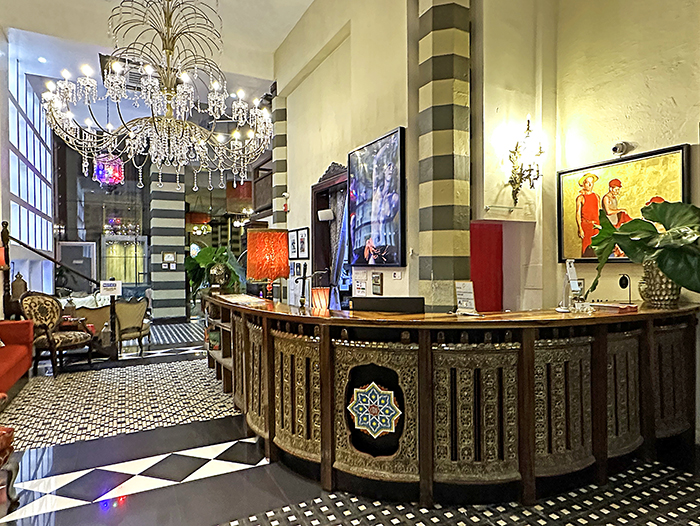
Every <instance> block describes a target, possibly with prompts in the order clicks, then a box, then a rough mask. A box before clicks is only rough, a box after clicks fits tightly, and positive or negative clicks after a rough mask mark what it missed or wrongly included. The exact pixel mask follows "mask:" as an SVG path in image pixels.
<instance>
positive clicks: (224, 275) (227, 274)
mask: <svg viewBox="0 0 700 526" xmlns="http://www.w3.org/2000/svg"><path fill="white" fill-rule="evenodd" d="M230 280H231V270H230V269H229V268H228V267H227V266H226V265H224V264H223V263H216V264H214V265H213V266H212V267H211V269H210V270H209V283H210V284H211V285H212V286H214V285H218V286H219V287H225V286H226V285H228V282H229V281H230Z"/></svg>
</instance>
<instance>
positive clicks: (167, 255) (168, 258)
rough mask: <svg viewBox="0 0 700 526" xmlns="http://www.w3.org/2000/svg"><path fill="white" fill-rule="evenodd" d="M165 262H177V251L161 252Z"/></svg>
mask: <svg viewBox="0 0 700 526" xmlns="http://www.w3.org/2000/svg"><path fill="white" fill-rule="evenodd" d="M161 257H162V258H163V263H177V252H161Z"/></svg>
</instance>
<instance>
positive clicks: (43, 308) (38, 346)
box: [19, 291, 92, 376]
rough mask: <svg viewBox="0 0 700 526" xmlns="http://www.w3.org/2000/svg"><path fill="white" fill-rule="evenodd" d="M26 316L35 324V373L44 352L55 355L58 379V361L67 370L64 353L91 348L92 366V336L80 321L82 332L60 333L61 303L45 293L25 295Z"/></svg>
mask: <svg viewBox="0 0 700 526" xmlns="http://www.w3.org/2000/svg"><path fill="white" fill-rule="evenodd" d="M19 302H20V306H21V308H22V313H23V314H24V317H25V318H27V319H29V320H32V321H33V322H34V348H35V355H34V374H37V372H38V370H39V360H40V359H41V354H42V353H43V352H44V351H47V350H48V351H49V352H50V354H51V365H52V366H53V375H54V376H58V365H59V364H58V362H59V361H60V365H61V367H63V351H64V350H65V349H76V348H80V347H85V346H87V348H88V364H91V363H92V334H91V333H90V331H88V330H87V328H86V327H85V325H84V324H83V323H82V322H81V321H79V320H77V325H78V326H79V327H80V330H68V331H61V330H58V327H59V324H60V323H61V314H62V312H63V309H62V308H61V302H60V301H58V299H56V298H54V297H53V296H49V295H48V294H44V293H42V292H31V291H30V292H25V293H24V294H22V296H21V297H20V300H19Z"/></svg>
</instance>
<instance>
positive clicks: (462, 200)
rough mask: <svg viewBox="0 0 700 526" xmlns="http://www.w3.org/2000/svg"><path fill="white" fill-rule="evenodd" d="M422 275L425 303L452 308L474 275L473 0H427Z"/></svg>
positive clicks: (422, 44) (422, 57) (422, 54)
mask: <svg viewBox="0 0 700 526" xmlns="http://www.w3.org/2000/svg"><path fill="white" fill-rule="evenodd" d="M420 7H421V14H420V41H419V46H418V57H419V58H418V60H419V64H420V66H419V75H420V82H419V85H420V88H419V95H418V97H419V112H420V113H419V117H418V125H419V131H418V133H419V139H418V145H419V159H420V164H419V206H420V211H419V237H420V240H419V246H420V259H419V277H420V293H421V295H422V296H424V297H425V303H426V309H428V310H430V311H433V312H446V311H449V310H452V309H453V308H454V307H455V305H456V303H457V301H456V297H455V286H454V282H455V281H461V280H467V279H469V275H470V269H469V265H470V262H469V220H470V166H469V159H470V138H469V133H470V131H469V121H470V118H469V112H470V108H469V80H470V74H469V70H470V60H469V56H470V55H469V28H470V11H469V0H453V1H451V2H444V1H441V0H421V2H420Z"/></svg>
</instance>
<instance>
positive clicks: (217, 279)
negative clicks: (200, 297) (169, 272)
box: [185, 247, 245, 299]
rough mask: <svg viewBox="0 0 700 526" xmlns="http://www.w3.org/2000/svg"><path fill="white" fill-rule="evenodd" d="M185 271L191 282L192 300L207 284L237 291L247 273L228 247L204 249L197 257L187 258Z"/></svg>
mask: <svg viewBox="0 0 700 526" xmlns="http://www.w3.org/2000/svg"><path fill="white" fill-rule="evenodd" d="M185 271H186V272H187V277H188V279H189V280H190V291H191V293H192V299H194V298H196V296H197V292H198V291H199V290H200V289H201V288H202V287H203V286H204V285H205V284H206V283H209V284H210V285H220V286H221V287H222V288H223V289H228V290H234V291H235V290H236V289H237V288H238V287H237V285H238V284H239V283H241V282H242V281H244V280H245V272H244V271H243V269H242V267H241V266H240V265H239V264H238V261H236V258H235V256H234V255H233V253H232V252H231V251H230V250H228V248H227V247H218V248H215V247H204V248H202V249H201V250H200V251H199V253H198V254H197V255H196V256H195V257H191V256H187V257H186V258H185Z"/></svg>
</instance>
